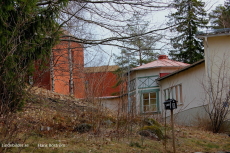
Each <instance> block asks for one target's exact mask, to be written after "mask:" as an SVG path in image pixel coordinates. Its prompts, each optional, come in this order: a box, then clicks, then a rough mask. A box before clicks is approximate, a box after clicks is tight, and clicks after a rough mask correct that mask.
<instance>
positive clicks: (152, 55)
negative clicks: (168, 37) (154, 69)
mask: <svg viewBox="0 0 230 153" xmlns="http://www.w3.org/2000/svg"><path fill="white" fill-rule="evenodd" d="M148 26H149V23H148V22H146V21H144V20H142V18H141V15H140V14H138V13H137V14H134V15H133V17H132V18H131V19H130V20H128V23H127V26H126V28H125V30H124V31H125V34H126V36H127V37H130V38H129V39H126V40H125V41H123V46H124V48H123V49H122V50H121V55H120V56H117V55H115V54H114V56H115V60H114V61H115V63H116V64H117V65H119V66H120V67H123V68H124V69H126V70H127V67H128V63H129V66H130V68H133V67H136V66H141V65H142V64H146V63H149V62H151V61H154V60H156V59H157V56H158V53H157V52H155V51H154V49H155V45H156V42H157V41H159V40H160V39H161V38H162V37H161V36H160V35H157V36H156V35H153V34H145V33H146V32H147V30H148ZM128 56H129V61H128Z"/></svg>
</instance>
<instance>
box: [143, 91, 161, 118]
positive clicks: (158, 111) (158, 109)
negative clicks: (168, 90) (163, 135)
mask: <svg viewBox="0 0 230 153" xmlns="http://www.w3.org/2000/svg"><path fill="white" fill-rule="evenodd" d="M159 91H160V89H150V90H141V91H139V94H140V104H141V107H140V112H141V113H142V114H146V113H160V104H159ZM146 93H148V94H150V93H156V111H144V98H143V94H146Z"/></svg>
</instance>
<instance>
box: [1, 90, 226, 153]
mask: <svg viewBox="0 0 230 153" xmlns="http://www.w3.org/2000/svg"><path fill="white" fill-rule="evenodd" d="M147 118H148V119H149V117H143V116H135V117H131V116H126V115H120V116H119V117H117V116H116V114H113V113H111V112H109V111H108V110H105V109H103V108H100V107H99V106H96V105H93V104H90V105H89V104H87V103H85V102H82V101H80V100H78V99H74V98H72V97H69V96H63V95H58V94H54V93H52V92H49V91H45V90H41V89H36V90H32V91H31V94H30V95H29V99H28V101H27V103H26V104H25V106H24V108H23V110H21V111H19V112H17V113H15V114H13V113H12V114H11V115H9V116H7V117H6V116H2V122H1V123H0V132H1V133H0V143H1V147H0V152H1V153H2V152H12V153H14V152H25V153H27V152H28V153H29V152H30V153H31V152H34V153H44V152H47V153H48V152H49V153H63V152H64V153H89V152H92V153H109V152H111V153H153V152H172V138H171V128H170V125H167V127H166V137H165V133H164V131H165V127H164V126H163V125H161V124H160V123H157V122H155V121H154V120H152V119H149V120H148V121H152V122H151V123H150V122H146V119H147ZM146 126H153V127H155V129H156V131H157V129H160V130H161V132H163V135H162V136H161V137H160V136H159V135H158V133H155V134H153V133H148V132H146V130H144V128H143V127H146ZM141 129H142V134H141V135H140V133H141V132H140V131H141ZM155 129H154V130H155ZM158 132H159V131H158ZM175 134H176V150H177V152H217V151H230V137H229V136H228V135H227V134H223V133H222V134H213V133H211V132H208V131H204V130H202V129H200V128H195V127H193V128H192V127H181V126H176V127H175Z"/></svg>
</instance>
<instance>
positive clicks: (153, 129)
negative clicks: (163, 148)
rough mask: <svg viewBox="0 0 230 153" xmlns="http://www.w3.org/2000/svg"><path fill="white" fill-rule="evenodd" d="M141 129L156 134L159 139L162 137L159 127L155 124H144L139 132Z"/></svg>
mask: <svg viewBox="0 0 230 153" xmlns="http://www.w3.org/2000/svg"><path fill="white" fill-rule="evenodd" d="M142 131H149V132H150V133H152V134H154V135H156V136H157V138H158V139H159V140H161V139H164V135H163V133H162V131H161V129H160V128H159V127H158V126H156V125H152V126H144V127H143V128H142V129H141V131H140V132H139V133H141V132H142Z"/></svg>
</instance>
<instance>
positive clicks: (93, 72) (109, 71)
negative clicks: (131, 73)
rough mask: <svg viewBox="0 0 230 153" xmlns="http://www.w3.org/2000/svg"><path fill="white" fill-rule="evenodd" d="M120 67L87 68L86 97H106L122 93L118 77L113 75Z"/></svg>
mask: <svg viewBox="0 0 230 153" xmlns="http://www.w3.org/2000/svg"><path fill="white" fill-rule="evenodd" d="M118 68H119V67H118V66H99V67H85V81H86V96H88V97H106V96H112V95H115V94H117V93H119V92H120V90H121V89H120V86H118V87H114V86H115V85H116V83H117V76H116V75H115V74H114V73H113V72H114V71H116V70H117V69H118Z"/></svg>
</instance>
